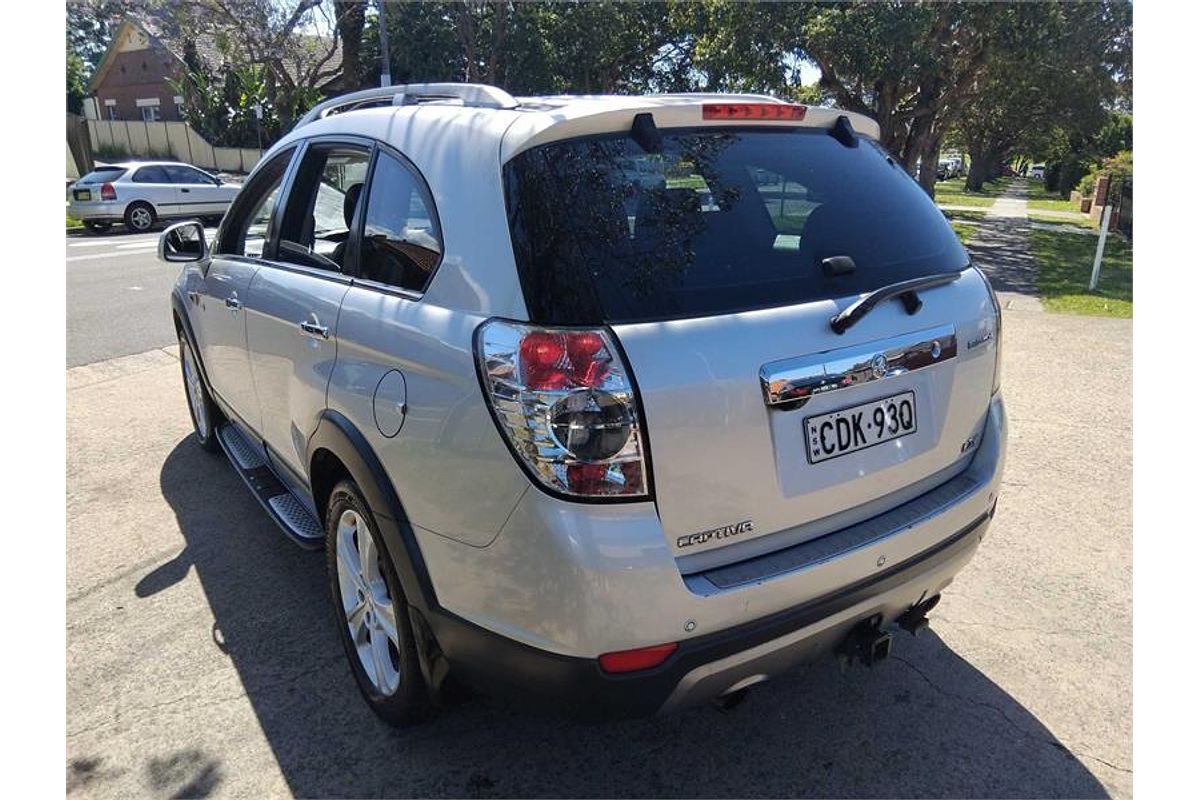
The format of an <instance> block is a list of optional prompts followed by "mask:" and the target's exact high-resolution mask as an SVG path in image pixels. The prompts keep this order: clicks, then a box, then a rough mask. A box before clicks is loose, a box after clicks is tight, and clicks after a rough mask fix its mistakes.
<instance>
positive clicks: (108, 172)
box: [75, 167, 125, 186]
mask: <svg viewBox="0 0 1200 800" xmlns="http://www.w3.org/2000/svg"><path fill="white" fill-rule="evenodd" d="M124 174H125V168H124V167H97V168H96V169H94V170H92V171H91V172H89V173H88V174H87V175H84V176H83V177H82V178H80V179H79V180H77V181H75V183H77V184H81V185H84V186H88V185H91V184H94V183H108V182H109V181H115V180H116V179H117V178H119V177H121V176H122V175H124Z"/></svg>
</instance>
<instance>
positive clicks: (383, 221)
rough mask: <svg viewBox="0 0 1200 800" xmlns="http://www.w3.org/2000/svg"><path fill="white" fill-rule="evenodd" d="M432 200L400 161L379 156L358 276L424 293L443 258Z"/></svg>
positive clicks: (364, 231)
mask: <svg viewBox="0 0 1200 800" xmlns="http://www.w3.org/2000/svg"><path fill="white" fill-rule="evenodd" d="M432 209H433V201H432V200H431V199H430V197H429V195H428V193H427V192H426V191H425V187H424V186H423V185H421V183H420V181H419V180H418V179H417V177H416V175H414V174H413V172H412V171H411V170H410V169H409V168H408V167H407V166H406V165H405V164H403V163H402V162H401V161H400V160H399V159H397V158H395V157H393V156H391V155H389V154H388V153H386V152H382V151H381V152H380V153H379V158H378V161H377V162H376V164H375V173H374V175H373V176H372V178H371V191H370V196H369V197H368V199H367V209H366V211H367V218H366V222H365V225H364V227H363V237H362V246H361V248H360V256H359V274H360V275H361V276H362V277H363V278H366V279H368V280H372V281H378V282H379V283H385V284H388V285H389V286H396V287H398V288H401V289H408V290H409V291H413V292H423V291H425V287H426V286H428V285H429V279H430V277H432V275H433V271H434V269H435V268H436V267H437V265H438V262H439V261H440V260H441V258H442V236H441V231H440V230H439V227H438V223H437V217H436V215H435V214H434V213H433V211H432Z"/></svg>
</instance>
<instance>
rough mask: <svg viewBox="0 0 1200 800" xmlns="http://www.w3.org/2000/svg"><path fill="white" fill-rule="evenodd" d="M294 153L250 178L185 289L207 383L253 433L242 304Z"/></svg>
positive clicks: (255, 421)
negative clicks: (198, 273)
mask: <svg viewBox="0 0 1200 800" xmlns="http://www.w3.org/2000/svg"><path fill="white" fill-rule="evenodd" d="M293 152H294V150H288V151H285V152H283V153H281V154H279V155H278V156H276V157H275V158H273V159H272V160H271V161H270V162H268V163H267V164H265V165H263V167H262V169H260V170H258V171H257V172H256V173H255V174H254V176H253V177H251V179H250V181H249V182H248V183H247V184H246V188H245V190H244V191H243V193H242V194H241V196H240V197H239V198H238V202H237V204H236V205H235V206H234V208H233V210H232V211H231V214H230V218H229V221H228V224H227V225H226V226H225V227H224V228H223V229H222V231H221V237H220V240H219V241H218V242H217V243H216V246H215V247H214V252H213V256H212V260H211V261H210V263H209V265H208V268H207V269H206V270H205V271H204V272H203V273H202V274H201V276H200V277H198V278H195V279H193V280H194V283H192V284H190V285H189V286H188V301H189V303H191V304H192V308H193V319H194V321H195V333H196V339H197V340H198V341H197V345H198V346H199V348H200V358H201V360H202V361H203V363H204V369H205V372H206V373H207V375H208V380H209V383H210V384H211V385H212V389H213V391H214V392H215V393H216V394H217V396H218V397H219V398H220V399H221V400H222V401H223V402H224V403H225V404H226V405H227V406H228V407H229V408H231V409H232V410H233V412H234V414H236V415H237V416H238V417H240V418H241V419H242V421H243V422H245V423H246V425H248V426H250V427H251V428H253V429H258V428H259V427H260V426H261V420H260V418H259V402H258V397H257V395H256V394H255V391H254V382H253V379H252V377H251V374H250V359H249V356H248V354H247V352H246V306H247V302H248V300H249V296H250V291H251V282H252V281H253V280H254V277H255V275H256V274H257V273H258V272H259V270H260V269H261V268H262V265H263V264H264V263H265V262H264V261H263V259H262V256H263V250H264V247H265V246H266V243H267V242H268V240H269V238H270V233H269V229H270V227H271V225H272V221H273V219H274V214H275V207H276V205H277V200H278V198H279V191H280V186H281V185H282V182H283V177H284V173H285V172H286V171H287V167H288V163H289V161H290V159H291V156H292V154H293Z"/></svg>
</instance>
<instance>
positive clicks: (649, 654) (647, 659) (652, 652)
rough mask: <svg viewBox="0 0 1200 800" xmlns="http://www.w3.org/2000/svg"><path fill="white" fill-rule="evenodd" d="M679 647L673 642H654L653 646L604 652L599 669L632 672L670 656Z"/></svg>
mask: <svg viewBox="0 0 1200 800" xmlns="http://www.w3.org/2000/svg"><path fill="white" fill-rule="evenodd" d="M678 649H679V645H678V644H676V643H675V642H671V643H670V644H656V645H654V646H653V647H640V648H638V649H637V650H621V651H620V652H617V653H605V654H604V655H602V656H600V669H602V670H604V671H605V672H634V671H636V670H639V669H650V668H651V667H657V666H658V665H659V664H661V663H663V662H664V661H666V660H667V659H668V658H670V657H671V654H672V653H674V652H675V651H676V650H678Z"/></svg>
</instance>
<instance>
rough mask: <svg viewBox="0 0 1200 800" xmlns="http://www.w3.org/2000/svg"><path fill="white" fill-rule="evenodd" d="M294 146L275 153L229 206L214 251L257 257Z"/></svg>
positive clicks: (261, 249)
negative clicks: (219, 238)
mask: <svg viewBox="0 0 1200 800" xmlns="http://www.w3.org/2000/svg"><path fill="white" fill-rule="evenodd" d="M293 153H294V148H289V149H288V150H285V151H283V152H282V153H279V154H278V155H276V156H275V157H274V158H272V159H271V160H270V161H269V162H267V163H266V164H265V165H264V166H263V167H262V168H261V169H260V170H259V171H258V172H256V173H255V174H254V175H253V176H252V177H251V178H250V180H249V181H247V182H246V185H245V187H243V188H242V190H241V191H240V192H238V195H237V199H236V200H234V202H233V205H232V206H230V208H229V213H228V215H227V217H226V223H225V226H224V227H223V228H222V230H221V241H220V242H219V243H218V244H217V247H216V252H217V253H222V254H225V255H234V256H249V257H251V258H261V257H262V254H263V249H264V248H265V247H266V242H267V238H268V236H269V229H270V224H271V217H272V216H273V214H274V213H275V208H276V206H278V204H279V190H280V188H281V186H282V184H283V176H284V173H286V172H287V167H288V163H289V162H290V161H291V160H292V155H293Z"/></svg>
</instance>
